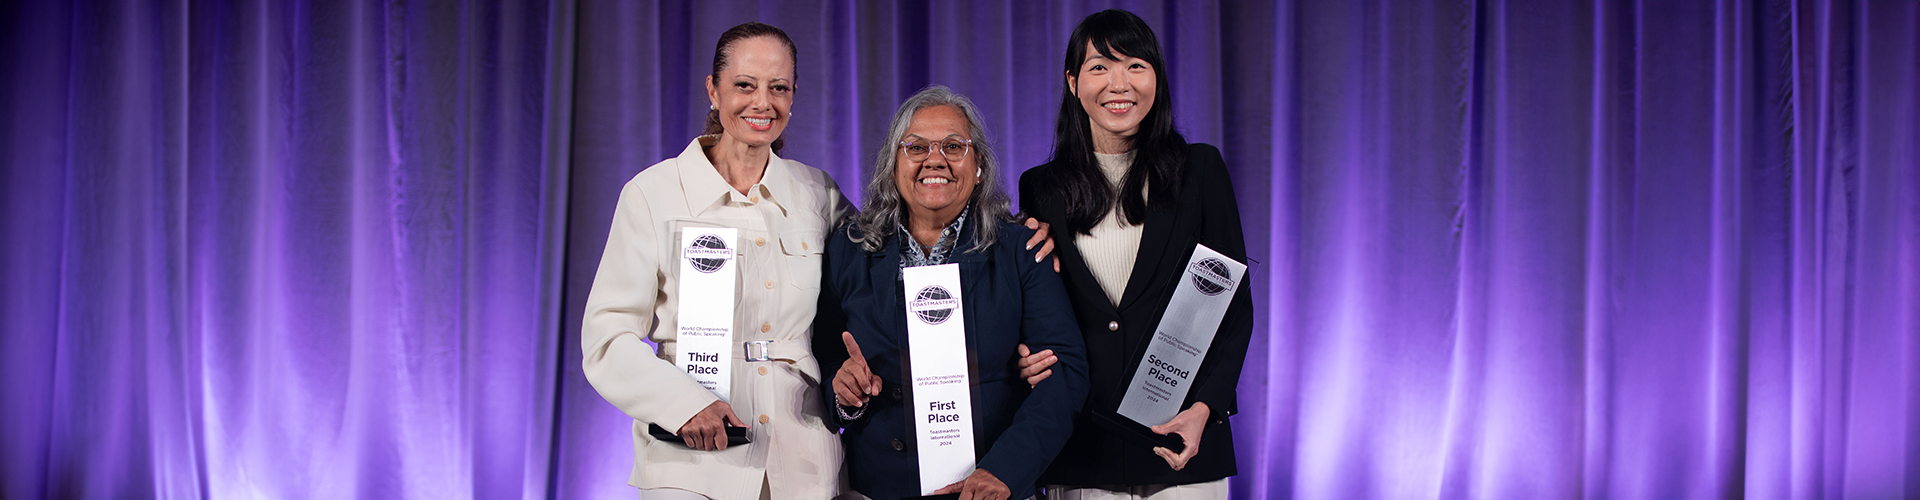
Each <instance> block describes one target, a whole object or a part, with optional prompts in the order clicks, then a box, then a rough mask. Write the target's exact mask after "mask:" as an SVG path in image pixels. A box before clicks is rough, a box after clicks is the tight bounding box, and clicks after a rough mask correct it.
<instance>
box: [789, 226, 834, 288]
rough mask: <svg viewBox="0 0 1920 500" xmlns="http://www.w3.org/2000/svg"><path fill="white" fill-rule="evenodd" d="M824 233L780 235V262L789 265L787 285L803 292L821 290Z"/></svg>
mask: <svg viewBox="0 0 1920 500" xmlns="http://www.w3.org/2000/svg"><path fill="white" fill-rule="evenodd" d="M825 236H826V233H824V232H822V231H787V232H784V233H781V234H780V253H781V255H780V260H781V261H782V262H784V263H785V264H786V265H787V276H788V278H787V284H790V285H793V286H794V287H796V288H800V289H803V290H818V289H820V266H821V265H822V264H823V261H824V259H822V258H821V253H820V251H821V250H822V248H821V247H823V246H825V243H826V242H825V241H824V240H825Z"/></svg>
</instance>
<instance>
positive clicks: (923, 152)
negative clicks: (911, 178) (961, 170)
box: [900, 136, 973, 163]
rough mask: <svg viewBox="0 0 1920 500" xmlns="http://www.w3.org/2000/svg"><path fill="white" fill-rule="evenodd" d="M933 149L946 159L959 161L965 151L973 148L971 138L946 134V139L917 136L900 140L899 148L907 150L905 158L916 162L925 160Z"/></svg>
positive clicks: (964, 154)
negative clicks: (936, 139) (934, 139)
mask: <svg viewBox="0 0 1920 500" xmlns="http://www.w3.org/2000/svg"><path fill="white" fill-rule="evenodd" d="M935 149H938V150H940V156H942V157H945V158H946V159H947V161H949V162H953V163H959V162H960V161H961V160H964V159H966V158H967V151H968V150H970V149H973V139H961V138H959V137H957V136H947V138H946V140H940V141H929V140H926V139H922V138H919V137H914V138H911V139H907V140H904V141H900V150H901V151H906V152H907V159H909V160H913V161H916V162H918V161H927V156H928V155H929V154H930V153H932V152H933V150H935Z"/></svg>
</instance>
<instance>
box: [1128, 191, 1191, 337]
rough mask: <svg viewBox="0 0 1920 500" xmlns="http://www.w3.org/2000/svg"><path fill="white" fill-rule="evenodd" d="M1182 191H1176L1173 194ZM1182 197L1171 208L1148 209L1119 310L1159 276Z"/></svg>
mask: <svg viewBox="0 0 1920 500" xmlns="http://www.w3.org/2000/svg"><path fill="white" fill-rule="evenodd" d="M1182 173H1183V174H1184V172H1182ZM1188 184H1191V183H1188ZM1189 187H1191V186H1182V189H1181V190H1182V191H1185V190H1186V188H1189ZM1185 194H1186V193H1179V194H1177V195H1176V196H1181V195H1185ZM1182 199H1185V197H1184V196H1181V198H1179V199H1176V200H1175V203H1174V207H1173V209H1172V210H1165V209H1161V210H1155V209H1152V208H1149V209H1147V223H1146V227H1143V228H1141V230H1140V251H1139V253H1138V254H1136V255H1135V256H1134V259H1133V274H1131V275H1128V277H1127V288H1126V290H1124V291H1122V292H1121V293H1120V307H1118V309H1126V308H1129V307H1133V303H1134V302H1138V301H1140V295H1141V294H1142V293H1145V292H1146V289H1147V285H1149V284H1151V283H1152V281H1153V277H1154V276H1158V275H1159V272H1160V267H1161V265H1160V264H1161V262H1160V261H1161V260H1163V258H1164V257H1165V256H1166V254H1167V252H1168V251H1169V248H1168V247H1169V246H1170V245H1172V244H1173V241H1172V240H1173V238H1171V236H1172V235H1173V223H1174V220H1175V216H1177V215H1179V213H1180V209H1181V208H1183V207H1182V204H1181V203H1179V201H1180V200H1182Z"/></svg>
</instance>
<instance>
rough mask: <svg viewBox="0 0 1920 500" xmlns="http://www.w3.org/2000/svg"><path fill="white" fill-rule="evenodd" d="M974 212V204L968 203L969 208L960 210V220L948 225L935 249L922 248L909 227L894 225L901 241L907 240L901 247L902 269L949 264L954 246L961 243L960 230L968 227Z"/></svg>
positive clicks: (957, 219)
mask: <svg viewBox="0 0 1920 500" xmlns="http://www.w3.org/2000/svg"><path fill="white" fill-rule="evenodd" d="M972 212H973V204H972V203H968V204H967V208H964V209H961V210H960V217H959V218H956V219H954V220H953V223H951V224H947V228H946V229H942V230H940V241H936V242H934V243H933V248H927V247H924V246H921V245H920V241H919V240H915V239H913V233H910V232H907V226H905V225H902V224H901V223H898V222H896V223H894V230H895V231H896V232H898V233H900V239H902V240H905V244H903V245H900V267H902V268H908V267H920V266H937V265H941V264H945V263H947V260H948V258H949V257H951V256H952V255H953V247H954V245H955V244H957V243H959V240H960V228H962V227H965V226H966V223H967V215H968V214H969V213H972Z"/></svg>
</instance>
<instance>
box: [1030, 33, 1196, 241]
mask: <svg viewBox="0 0 1920 500" xmlns="http://www.w3.org/2000/svg"><path fill="white" fill-rule="evenodd" d="M1089 43H1091V44H1092V46H1093V49H1094V50H1097V51H1099V52H1100V55H1102V56H1106V57H1108V58H1114V52H1119V53H1121V54H1126V55H1128V56H1132V57H1138V58H1140V59H1144V60H1146V61H1147V64H1149V65H1152V66H1153V77H1154V83H1155V86H1154V96H1153V107H1152V108H1149V109H1148V110H1147V116H1146V117H1145V118H1144V119H1142V120H1141V122H1140V131H1139V133H1136V134H1134V136H1133V151H1134V156H1133V165H1132V166H1130V167H1129V168H1127V175H1126V177H1125V178H1124V179H1123V180H1122V182H1121V184H1120V194H1119V196H1114V192H1113V187H1112V186H1111V185H1110V184H1109V183H1108V181H1107V176H1106V174H1104V173H1102V172H1101V171H1100V164H1099V160H1097V159H1095V157H1094V156H1093V152H1094V150H1093V129H1092V126H1091V125H1090V124H1089V123H1088V121H1089V119H1090V117H1088V116H1087V110H1086V109H1084V108H1082V107H1080V99H1079V98H1078V97H1076V96H1074V94H1073V90H1074V89H1071V88H1064V89H1063V90H1062V92H1061V94H1062V95H1061V96H1060V116H1059V119H1058V121H1057V122H1056V123H1055V124H1054V128H1053V159H1052V160H1051V162H1052V163H1053V164H1054V165H1055V167H1054V168H1053V169H1052V170H1053V176H1054V179H1055V182H1057V183H1059V185H1060V187H1061V188H1062V190H1063V191H1064V194H1065V195H1066V198H1067V199H1066V202H1067V220H1066V226H1067V228H1068V230H1071V231H1074V232H1078V233H1082V234H1088V233H1090V232H1091V231H1092V230H1093V227H1094V226H1095V225H1098V224H1100V219H1103V218H1105V217H1106V215H1107V212H1108V211H1110V210H1112V208H1113V204H1114V203H1119V204H1120V215H1121V216H1122V217H1125V219H1126V221H1127V223H1129V224H1141V223H1144V222H1146V220H1147V207H1148V206H1149V202H1151V206H1154V207H1170V206H1172V205H1173V204H1174V203H1175V198H1176V193H1179V192H1180V170H1181V168H1182V166H1183V165H1184V164H1185V163H1186V149H1187V139H1186V137H1183V136H1181V135H1180V132H1179V131H1176V130H1174V129H1173V92H1172V90H1171V89H1169V85H1167V65H1166V58H1164V57H1161V55H1160V41H1159V39H1157V38H1155V37H1154V36H1153V28H1150V27H1148V26H1147V22H1146V21H1143V20H1141V19H1140V16H1136V15H1133V13H1132V12H1127V11H1124V10H1119V9H1108V10H1103V11H1100V12H1096V13H1094V14H1093V15H1090V16H1087V18H1086V19H1082V20H1080V25H1079V26H1076V27H1074V28H1073V36H1071V37H1069V38H1068V39H1067V59H1066V74H1067V75H1072V76H1073V77H1074V78H1075V80H1076V81H1077V80H1078V79H1079V77H1080V64H1081V63H1082V62H1085V61H1086V58H1087V46H1088V44H1089ZM1143 187H1144V189H1143ZM1143 191H1144V192H1143Z"/></svg>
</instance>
